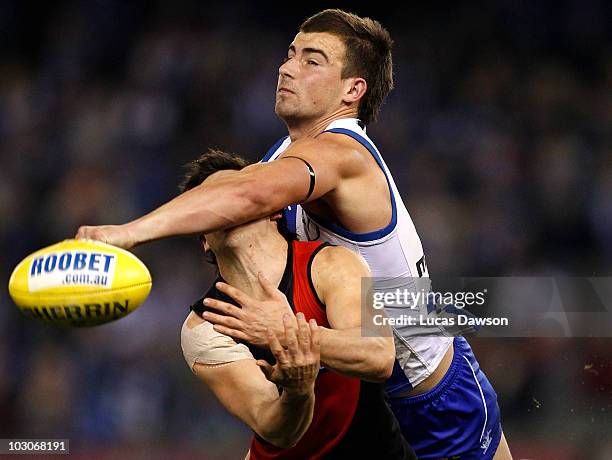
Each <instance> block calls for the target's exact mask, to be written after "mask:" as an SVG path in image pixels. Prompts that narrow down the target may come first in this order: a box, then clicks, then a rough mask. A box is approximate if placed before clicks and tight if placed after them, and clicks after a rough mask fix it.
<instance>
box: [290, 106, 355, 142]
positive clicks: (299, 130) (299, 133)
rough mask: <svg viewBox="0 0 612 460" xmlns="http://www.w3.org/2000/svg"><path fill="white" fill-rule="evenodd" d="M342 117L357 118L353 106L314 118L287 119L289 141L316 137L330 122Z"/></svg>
mask: <svg viewBox="0 0 612 460" xmlns="http://www.w3.org/2000/svg"><path fill="white" fill-rule="evenodd" d="M343 118H357V112H356V111H355V109H354V108H342V109H339V110H337V111H336V112H333V113H331V114H328V115H325V116H323V117H319V118H316V119H302V120H292V121H287V129H288V130H289V137H290V138H291V141H292V142H294V141H297V140H298V139H301V138H304V137H316V136H317V135H319V134H321V133H322V132H323V131H325V128H327V127H328V126H329V125H330V123H332V122H333V121H336V120H341V119H343Z"/></svg>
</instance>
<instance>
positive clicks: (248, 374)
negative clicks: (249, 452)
mask: <svg viewBox="0 0 612 460" xmlns="http://www.w3.org/2000/svg"><path fill="white" fill-rule="evenodd" d="M284 324H285V333H284V337H282V340H283V341H284V342H285V341H286V343H287V347H286V348H283V347H282V346H281V345H280V342H279V338H278V337H276V335H275V334H274V333H272V332H271V333H270V337H269V338H270V343H271V350H272V353H273V354H274V356H275V358H276V360H277V363H276V364H275V365H274V366H271V365H270V364H268V363H266V362H265V361H257V362H255V361H254V360H252V359H245V360H240V361H235V362H232V363H228V364H223V365H204V364H199V363H196V364H195V365H194V369H193V370H194V372H195V373H196V375H197V376H198V377H199V378H200V380H202V381H203V382H204V383H206V384H207V385H208V386H209V387H210V388H211V389H212V391H213V392H214V393H215V396H216V397H217V398H218V399H219V401H220V402H221V403H222V404H223V405H224V406H225V407H226V409H227V410H229V411H230V412H231V413H233V414H234V415H236V416H237V417H239V418H240V419H241V420H243V421H244V422H245V423H246V424H247V425H249V426H250V427H251V429H252V430H253V431H255V432H256V433H257V434H258V435H259V436H260V437H262V438H263V439H265V440H266V441H267V442H269V443H271V444H273V445H275V446H277V447H280V448H289V447H292V446H294V445H295V444H297V442H298V441H299V440H300V439H301V437H302V436H303V435H304V433H305V432H306V430H307V429H308V427H309V426H310V423H311V421H312V416H313V411H314V403H315V396H314V382H315V380H316V377H317V374H318V372H319V367H320V361H319V359H320V352H319V330H318V327H317V325H316V323H311V324H310V325H309V324H308V323H306V321H305V320H304V317H303V316H302V317H300V318H297V321H296V320H295V319H293V318H290V317H289V316H288V315H287V316H286V317H285V318H284ZM277 386H278V387H281V388H282V390H283V391H282V394H279V391H278V389H277Z"/></svg>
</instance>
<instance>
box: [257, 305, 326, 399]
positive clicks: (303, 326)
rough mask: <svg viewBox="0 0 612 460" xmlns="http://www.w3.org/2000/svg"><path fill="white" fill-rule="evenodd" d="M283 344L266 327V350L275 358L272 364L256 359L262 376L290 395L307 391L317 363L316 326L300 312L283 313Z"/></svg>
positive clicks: (313, 379) (318, 363) (314, 378)
mask: <svg viewBox="0 0 612 460" xmlns="http://www.w3.org/2000/svg"><path fill="white" fill-rule="evenodd" d="M283 325H284V329H285V331H284V333H283V335H282V338H283V339H284V340H283V341H284V342H285V343H286V344H287V345H286V347H283V346H282V345H281V343H280V341H279V338H278V337H277V336H276V334H275V333H274V332H273V331H271V330H268V341H269V343H270V351H272V354H273V355H274V358H276V364H275V365H274V366H272V365H270V363H268V362H267V361H265V360H262V359H260V360H258V361H257V365H258V366H259V367H260V368H261V370H262V372H263V373H264V375H265V376H266V378H267V379H268V380H269V381H271V382H272V383H275V384H276V385H278V386H279V387H282V388H283V390H284V391H287V392H290V393H291V394H292V395H307V394H309V392H310V391H312V390H313V387H314V382H315V380H316V378H317V375H318V373H319V368H320V366H321V362H320V360H321V346H320V338H319V328H318V326H317V322H316V321H315V320H314V319H311V320H310V324H309V323H307V322H306V319H305V318H304V314H303V313H298V314H297V317H295V316H293V315H292V316H289V315H288V314H285V315H283Z"/></svg>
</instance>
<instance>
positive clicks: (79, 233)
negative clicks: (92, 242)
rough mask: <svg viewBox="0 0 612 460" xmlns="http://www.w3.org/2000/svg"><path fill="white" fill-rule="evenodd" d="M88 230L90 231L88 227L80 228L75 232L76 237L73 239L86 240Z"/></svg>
mask: <svg viewBox="0 0 612 460" xmlns="http://www.w3.org/2000/svg"><path fill="white" fill-rule="evenodd" d="M90 229H91V227H89V226H87V225H82V226H80V227H79V229H78V230H77V233H76V235H75V239H77V240H84V239H86V238H89V232H90Z"/></svg>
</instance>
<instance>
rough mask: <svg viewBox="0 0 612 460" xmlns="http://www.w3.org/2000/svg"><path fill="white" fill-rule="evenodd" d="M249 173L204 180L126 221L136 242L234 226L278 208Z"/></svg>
mask: <svg viewBox="0 0 612 460" xmlns="http://www.w3.org/2000/svg"><path fill="white" fill-rule="evenodd" d="M266 193H267V192H266V187H265V186H262V185H261V184H259V185H256V184H255V183H254V182H253V181H252V179H250V178H249V177H248V176H240V177H234V178H231V179H228V180H218V181H214V182H212V183H206V184H203V185H200V186H198V187H195V188H193V189H192V190H189V191H187V192H185V193H183V194H181V195H179V196H177V197H176V198H174V199H173V200H171V201H169V202H168V203H166V204H164V205H163V206H161V207H159V208H157V209H156V210H154V211H152V212H151V213H149V214H147V215H145V216H143V217H141V218H139V219H136V220H134V221H132V222H130V223H128V224H126V227H127V230H128V231H129V233H130V235H131V236H132V237H133V239H134V240H135V243H136V244H141V243H145V242H147V241H152V240H157V239H161V238H167V237H171V236H184V235H199V234H202V233H209V232H213V231H217V230H221V229H225V228H231V227H235V226H236V225H240V224H243V223H246V222H250V221H252V220H255V219H258V218H261V217H264V216H266V215H269V214H271V213H272V212H274V211H275V210H278V209H280V208H274V206H276V203H274V202H273V200H272V199H268V198H266Z"/></svg>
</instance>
